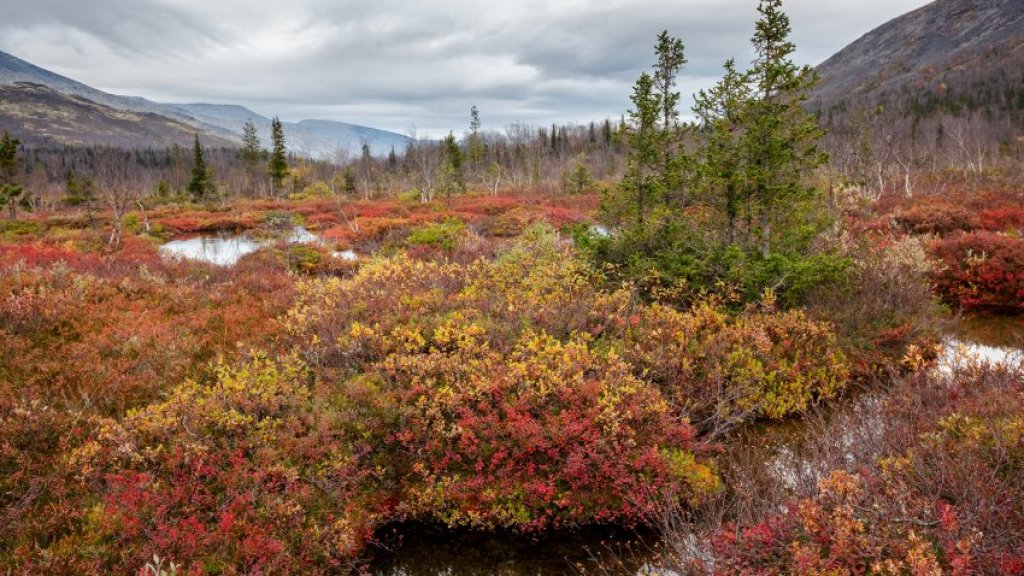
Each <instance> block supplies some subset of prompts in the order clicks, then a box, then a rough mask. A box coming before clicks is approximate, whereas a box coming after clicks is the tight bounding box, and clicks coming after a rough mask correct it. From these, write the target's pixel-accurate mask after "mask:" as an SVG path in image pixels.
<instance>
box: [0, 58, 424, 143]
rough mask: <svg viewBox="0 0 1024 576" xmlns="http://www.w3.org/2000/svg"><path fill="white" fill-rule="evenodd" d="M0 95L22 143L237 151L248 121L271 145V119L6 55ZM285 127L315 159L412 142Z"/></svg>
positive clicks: (326, 125) (2, 120)
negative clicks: (160, 96) (195, 145)
mask: <svg viewBox="0 0 1024 576" xmlns="http://www.w3.org/2000/svg"><path fill="white" fill-rule="evenodd" d="M0 89H2V90H3V105H2V106H0V127H3V128H4V129H7V130H10V131H11V132H13V133H16V134H17V135H18V136H19V137H20V138H21V139H22V140H23V141H26V142H57V143H65V144H90V143H91V144H115V143H117V144H118V145H122V146H128V147H148V146H155V147H160V146H165V145H168V144H169V143H179V144H180V143H182V142H184V141H185V140H187V141H188V142H191V139H192V137H193V135H194V134H200V135H201V136H203V137H204V140H208V141H210V142H211V143H213V144H215V145H225V146H238V145H239V144H240V142H241V136H242V127H243V126H244V125H245V122H246V121H248V120H252V122H253V123H254V124H255V125H256V127H257V129H258V130H259V133H260V135H261V138H262V140H263V142H264V144H265V145H267V144H268V143H269V139H270V119H269V118H267V117H265V116H262V115H260V114H257V113H256V112H253V111H252V110H249V109H248V108H245V107H244V106H238V105H230V104H228V105H225V104H204V103H196V104H164V103H159V102H153V101H150V100H147V99H145V98H137V97H129V96H119V95H115V94H109V93H107V92H103V91H101V90H97V89H95V88H92V87H90V86H87V85H85V84H82V83H81V82H77V81H75V80H72V79H70V78H66V77H64V76H61V75H59V74H55V73H53V72H50V71H49V70H46V69H44V68H40V67H38V66H35V65H33V64H31V63H29V62H26V61H24V60H22V59H20V58H17V57H15V56H12V55H10V54H7V53H4V52H0ZM47 106H52V107H53V109H51V110H46V108H47ZM283 127H284V132H285V137H286V140H287V141H288V147H289V149H290V150H291V151H293V152H295V153H298V154H302V155H306V156H310V157H314V158H329V157H334V156H336V155H337V153H338V151H339V150H345V151H347V152H348V154H350V155H351V154H359V153H360V152H361V150H362V147H363V144H367V145H369V146H370V148H371V151H372V152H373V153H374V154H376V155H383V154H387V153H388V152H389V151H390V150H391V149H392V148H395V149H398V150H401V149H402V148H404V146H405V145H406V143H407V142H408V141H409V139H408V138H407V137H405V136H402V135H401V134H396V133H394V132H387V131H384V130H377V129H374V128H369V127H366V126H358V125H355V124H348V123H345V122H333V121H328V120H303V121H300V122H297V123H287V122H285V123H283ZM186 136H187V138H186Z"/></svg>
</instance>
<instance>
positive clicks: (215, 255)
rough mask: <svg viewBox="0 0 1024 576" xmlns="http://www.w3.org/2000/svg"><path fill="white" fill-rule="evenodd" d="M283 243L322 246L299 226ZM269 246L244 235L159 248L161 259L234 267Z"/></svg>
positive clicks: (349, 254) (350, 254) (347, 254)
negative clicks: (168, 258) (178, 259)
mask: <svg viewBox="0 0 1024 576" xmlns="http://www.w3.org/2000/svg"><path fill="white" fill-rule="evenodd" d="M285 242H287V243H288V244H318V245H321V246H325V245H326V242H325V241H324V240H323V239H322V238H320V237H319V236H317V235H316V234H314V233H312V232H310V231H309V230H307V229H305V228H303V227H302V226H295V227H294V228H292V229H291V231H290V232H289V233H288V235H287V236H285ZM273 244H274V241H273V240H255V239H253V238H251V237H250V236H249V235H247V234H238V235H227V234H222V235H216V236H197V237H195V238H188V239H183V240H172V241H170V242H168V243H166V244H164V245H163V246H161V247H160V251H161V252H162V253H163V254H164V255H166V256H171V257H174V258H185V259H188V260H199V261H201V262H207V263H210V264H216V265H217V266H234V265H235V264H236V263H238V261H239V260H240V259H241V258H242V257H243V256H245V255H246V254H252V253H253V252H255V251H257V250H259V249H260V248H263V247H265V246H271V245H273ZM333 254H334V256H335V257H336V258H340V259H342V260H346V261H349V262H353V261H355V260H358V259H359V255H358V254H356V252H355V251H354V250H344V251H340V252H333Z"/></svg>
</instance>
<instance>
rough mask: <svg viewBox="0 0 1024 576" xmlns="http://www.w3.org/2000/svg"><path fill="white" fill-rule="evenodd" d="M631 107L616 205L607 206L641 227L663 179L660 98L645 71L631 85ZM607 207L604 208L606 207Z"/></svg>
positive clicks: (660, 193)
mask: <svg viewBox="0 0 1024 576" xmlns="http://www.w3.org/2000/svg"><path fill="white" fill-rule="evenodd" d="M630 99H631V100H632V101H633V109H632V110H630V112H629V118H628V119H627V121H626V125H625V126H624V132H625V139H626V143H627V145H628V148H629V152H628V155H627V160H626V161H627V165H626V173H625V175H623V177H622V181H621V182H620V183H619V192H620V198H619V205H618V206H610V207H609V208H610V209H611V210H613V211H617V212H618V215H619V217H620V218H621V219H623V220H624V221H625V222H627V223H628V224H630V225H632V226H636V227H637V228H643V227H644V225H645V224H646V222H647V219H648V215H649V214H648V212H649V211H650V209H651V208H652V207H653V206H654V204H655V203H656V202H657V200H658V199H660V198H661V195H662V193H663V192H664V181H663V180H662V179H661V178H659V175H658V173H659V170H660V169H661V167H662V157H663V156H664V154H663V153H662V149H661V142H662V139H661V130H660V129H659V127H658V121H659V119H660V117H661V113H662V109H661V98H660V96H659V95H658V94H657V93H656V92H655V90H654V79H653V78H652V77H651V75H650V74H648V73H647V72H644V73H642V74H641V75H640V78H639V79H638V80H637V81H636V84H635V85H634V86H633V95H632V96H631V97H630ZM606 209H607V208H606Z"/></svg>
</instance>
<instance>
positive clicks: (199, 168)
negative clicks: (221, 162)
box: [186, 134, 213, 202]
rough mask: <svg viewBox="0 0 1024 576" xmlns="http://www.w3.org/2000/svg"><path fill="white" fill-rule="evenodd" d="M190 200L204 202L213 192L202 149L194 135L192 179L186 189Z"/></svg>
mask: <svg viewBox="0 0 1024 576" xmlns="http://www.w3.org/2000/svg"><path fill="white" fill-rule="evenodd" d="M186 189H187V190H188V191H189V193H190V194H192V199H193V200H195V201H196V202H199V201H201V200H205V199H206V198H207V197H208V196H209V194H210V193H211V192H212V191H213V182H212V180H211V178H210V169H209V167H207V165H206V159H205V158H203V147H202V146H200V145H199V135H198V134H196V141H195V149H194V150H193V163H192V179H191V180H189V182H188V187H187V188H186Z"/></svg>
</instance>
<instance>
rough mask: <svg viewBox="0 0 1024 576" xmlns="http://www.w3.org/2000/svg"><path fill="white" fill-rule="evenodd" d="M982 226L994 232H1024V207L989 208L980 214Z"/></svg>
mask: <svg viewBox="0 0 1024 576" xmlns="http://www.w3.org/2000/svg"><path fill="white" fill-rule="evenodd" d="M978 219H979V220H980V221H981V226H982V227H983V228H984V229H985V230H991V231H992V232H1010V231H1018V232H1019V231H1022V230H1024V207H1022V206H999V207H997V208H987V209H985V210H982V211H981V213H979V214H978Z"/></svg>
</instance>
